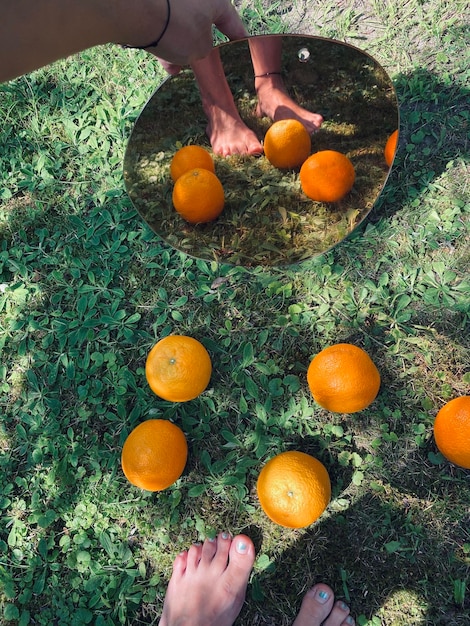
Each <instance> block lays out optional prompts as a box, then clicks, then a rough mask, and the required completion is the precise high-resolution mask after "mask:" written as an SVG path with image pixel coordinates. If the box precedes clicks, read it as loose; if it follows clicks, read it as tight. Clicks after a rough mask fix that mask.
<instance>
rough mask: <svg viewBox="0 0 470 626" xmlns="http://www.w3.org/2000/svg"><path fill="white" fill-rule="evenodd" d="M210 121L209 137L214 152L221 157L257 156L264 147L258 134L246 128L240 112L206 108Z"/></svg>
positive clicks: (207, 131) (212, 107) (208, 127)
mask: <svg viewBox="0 0 470 626" xmlns="http://www.w3.org/2000/svg"><path fill="white" fill-rule="evenodd" d="M205 112H206V115H207V119H208V124H207V128H206V133H207V136H208V137H209V141H210V143H211V146H212V150H213V151H214V153H215V154H218V155H219V156H224V157H226V156H230V155H232V154H240V155H251V156H256V155H260V154H263V146H262V145H261V142H260V141H259V139H258V137H257V136H256V134H255V133H254V132H253V131H252V130H251V129H250V128H248V126H246V124H245V123H244V122H243V121H242V119H241V117H240V116H239V114H238V111H236V110H233V111H230V112H229V111H225V110H223V109H220V108H218V107H215V106H211V107H209V106H207V107H205Z"/></svg>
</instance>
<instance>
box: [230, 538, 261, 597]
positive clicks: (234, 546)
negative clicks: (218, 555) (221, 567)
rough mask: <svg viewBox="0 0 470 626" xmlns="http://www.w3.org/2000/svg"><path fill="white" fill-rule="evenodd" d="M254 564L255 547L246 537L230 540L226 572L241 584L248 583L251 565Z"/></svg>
mask: <svg viewBox="0 0 470 626" xmlns="http://www.w3.org/2000/svg"><path fill="white" fill-rule="evenodd" d="M254 562H255V546H254V545H253V542H252V541H251V539H250V538H249V537H247V536H246V535H237V536H236V537H234V538H233V539H232V543H231V545H230V553H229V563H228V567H227V571H228V572H229V573H230V575H231V576H233V577H235V578H236V580H237V581H239V582H241V584H245V585H246V583H247V582H248V579H249V577H250V573H251V570H252V569H253V563H254Z"/></svg>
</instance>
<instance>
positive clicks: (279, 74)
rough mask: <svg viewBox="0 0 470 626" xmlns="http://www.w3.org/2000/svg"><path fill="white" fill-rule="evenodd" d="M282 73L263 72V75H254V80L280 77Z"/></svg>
mask: <svg viewBox="0 0 470 626" xmlns="http://www.w3.org/2000/svg"><path fill="white" fill-rule="evenodd" d="M281 75H282V72H265V73H264V74H255V78H267V77H268V76H281Z"/></svg>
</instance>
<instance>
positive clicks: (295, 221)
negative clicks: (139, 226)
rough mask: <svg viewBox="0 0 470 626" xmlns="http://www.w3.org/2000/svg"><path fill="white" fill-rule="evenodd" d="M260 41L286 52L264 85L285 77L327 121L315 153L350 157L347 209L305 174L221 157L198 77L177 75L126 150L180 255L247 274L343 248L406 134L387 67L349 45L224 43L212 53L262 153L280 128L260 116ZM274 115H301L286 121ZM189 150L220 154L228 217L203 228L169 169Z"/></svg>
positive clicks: (134, 196)
mask: <svg viewBox="0 0 470 626" xmlns="http://www.w3.org/2000/svg"><path fill="white" fill-rule="evenodd" d="M253 42H256V45H260V44H261V45H262V46H263V45H267V46H269V45H271V46H272V45H273V44H275V45H276V46H277V47H278V48H279V50H280V59H279V61H276V64H278V63H279V62H280V67H279V68H276V71H275V70H272V72H267V73H266V75H267V74H270V73H273V74H275V75H276V76H279V78H280V79H282V81H283V84H284V87H285V91H286V94H288V97H289V98H290V99H292V101H293V102H295V104H296V106H298V107H301V108H302V109H303V110H305V111H308V112H315V113H316V114H318V115H321V116H322V118H323V123H322V124H321V125H320V126H319V129H318V130H316V131H315V132H313V133H312V135H311V153H312V154H313V153H316V152H319V151H324V150H334V151H337V152H341V153H343V154H344V155H346V156H347V157H348V158H349V159H350V161H351V162H352V164H353V166H354V170H355V181H354V185H353V187H352V189H351V191H350V192H349V193H347V194H346V196H344V197H343V198H342V199H340V200H339V201H335V202H329V203H325V202H319V201H314V200H312V199H310V198H309V197H307V196H306V195H305V194H304V192H303V190H302V188H301V184H300V177H299V167H297V168H294V169H287V170H286V169H283V170H281V169H278V168H276V167H274V166H273V165H271V163H270V162H269V161H268V159H267V158H266V156H264V155H262V156H250V155H247V154H245V155H232V156H228V157H227V156H219V155H217V154H214V152H213V150H212V148H211V145H210V142H209V139H208V136H207V134H206V128H207V124H208V121H207V117H206V115H205V113H204V108H203V106H202V98H201V92H200V89H199V86H198V83H197V81H196V80H195V75H194V73H193V71H192V70H189V69H188V70H184V71H182V72H181V73H180V74H178V75H176V76H171V77H168V78H167V79H166V80H165V81H164V82H163V83H162V84H161V85H160V86H159V87H158V89H157V90H156V91H155V93H154V94H153V95H152V96H151V98H150V99H149V101H148V102H147V104H146V105H145V107H144V109H143V111H142V112H141V114H140V116H139V117H138V119H137V121H136V123H135V126H134V128H133V131H132V133H131V136H130V139H129V143H128V146H127V150H126V154H125V160H124V179H125V184H126V188H127V192H128V194H129V196H130V198H131V200H132V202H133V204H134V206H135V208H136V209H137V211H138V212H139V214H140V215H141V216H142V218H143V219H144V220H145V222H147V224H148V225H149V226H150V228H151V229H152V230H153V231H154V232H155V233H157V234H158V235H159V236H160V237H162V238H163V239H164V240H165V241H166V242H167V243H168V244H170V245H171V246H173V247H174V248H177V249H178V250H181V251H183V252H185V253H187V254H189V255H191V256H194V257H197V258H202V259H205V260H211V261H212V260H216V261H217V262H224V263H230V264H234V265H242V266H245V267H252V266H271V267H272V266H285V265H291V264H294V263H299V262H301V261H304V260H307V259H310V258H312V257H314V256H317V255H319V254H322V253H324V252H325V251H327V250H329V249H330V248H331V247H333V246H335V245H337V244H338V243H339V242H340V241H342V240H343V239H344V238H345V237H347V236H348V235H349V234H350V233H351V232H352V231H353V230H354V229H355V228H357V226H358V225H359V224H360V223H361V222H362V221H363V220H364V218H365V217H366V216H367V215H368V214H369V212H370V211H371V210H372V208H373V207H374V204H375V203H376V201H377V199H378V197H379V195H380V193H381V191H382V190H383V187H384V185H385V182H386V180H387V176H388V173H389V169H390V168H389V166H388V165H387V164H386V162H385V158H384V148H385V145H386V142H387V139H388V137H389V136H390V134H391V133H392V132H394V131H395V130H396V129H398V125H399V119H398V105H397V98H396V94H395V91H394V88H393V85H392V82H391V80H390V78H389V77H388V75H387V74H386V72H385V71H384V69H383V68H382V67H381V66H380V65H379V64H378V63H377V62H376V61H375V60H374V59H373V58H372V57H370V56H369V55H368V54H366V53H364V52H363V51H361V50H359V49H357V48H355V47H353V46H350V45H348V44H344V43H340V42H337V41H334V40H331V39H323V38H320V37H311V36H301V35H269V36H259V37H252V38H249V39H246V40H242V41H236V42H232V43H227V44H222V45H221V46H219V47H218V48H216V49H215V52H214V54H217V55H220V60H221V62H222V67H223V72H224V74H225V77H226V82H227V84H228V86H229V89H230V92H231V95H232V97H233V101H234V103H235V106H236V108H237V110H238V112H239V114H240V117H241V120H242V122H243V123H244V125H246V127H247V128H248V129H249V130H250V132H253V133H254V134H255V135H256V137H257V138H258V140H259V142H260V143H262V142H263V140H264V137H265V134H266V132H267V130H268V128H269V127H270V126H271V125H272V123H273V120H272V119H271V118H270V117H267V116H266V115H264V114H263V111H260V110H259V103H258V98H257V92H256V90H255V80H254V75H255V71H254V65H253V58H252V52H253V50H252V48H251V46H252V45H253ZM277 69H278V70H279V71H277ZM222 80H223V77H222V78H220V81H222ZM260 80H261V81H262V79H258V83H259V81H260ZM216 84H217V83H216ZM296 110H297V111H298V109H296ZM277 114H280V115H281V117H292V115H291V114H290V112H289V111H287V112H286V111H282V112H279V111H278V112H277V113H276V115H277ZM320 119H321V118H320ZM310 130H312V129H310ZM189 144H196V145H199V146H203V147H206V148H207V149H208V150H209V151H210V152H211V154H212V155H213V158H214V163H215V172H216V175H217V177H218V178H219V180H220V181H221V183H222V186H223V188H224V192H225V205H224V209H223V211H222V213H221V214H220V216H219V217H218V218H216V219H215V220H213V221H211V222H209V223H205V224H190V223H188V222H187V221H185V220H184V219H183V218H182V217H181V216H180V215H179V214H178V213H177V212H176V211H175V209H174V207H173V204H172V192H173V186H174V183H173V180H172V178H171V176H170V164H171V160H172V158H173V156H174V154H175V153H176V152H177V150H178V149H179V148H181V147H182V146H186V145H189Z"/></svg>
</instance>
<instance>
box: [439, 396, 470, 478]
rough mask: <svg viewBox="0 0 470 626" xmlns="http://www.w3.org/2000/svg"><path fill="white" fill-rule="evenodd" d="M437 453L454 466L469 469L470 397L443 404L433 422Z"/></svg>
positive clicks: (461, 397) (462, 397)
mask: <svg viewBox="0 0 470 626" xmlns="http://www.w3.org/2000/svg"><path fill="white" fill-rule="evenodd" d="M434 439H435V441H436V445H437V447H438V449H439V452H440V453H441V454H443V455H444V456H445V457H446V459H448V460H449V461H450V462H451V463H454V464H455V465H460V467H464V468H465V469H470V396H460V397H459V398H454V399H453V400H451V401H450V402H448V403H447V404H445V405H444V406H443V407H442V408H441V410H440V411H439V412H438V414H437V415H436V419H435V420H434Z"/></svg>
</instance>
